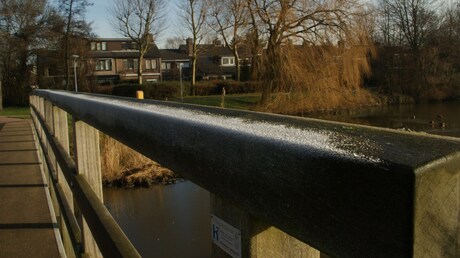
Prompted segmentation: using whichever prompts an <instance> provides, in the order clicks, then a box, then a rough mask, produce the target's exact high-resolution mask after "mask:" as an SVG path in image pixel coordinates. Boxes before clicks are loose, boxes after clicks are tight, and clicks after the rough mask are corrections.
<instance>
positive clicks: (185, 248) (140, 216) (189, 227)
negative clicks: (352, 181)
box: [104, 101, 460, 258]
mask: <svg viewBox="0 0 460 258" xmlns="http://www.w3.org/2000/svg"><path fill="white" fill-rule="evenodd" d="M320 118H322V119H328V120H335V121H341V122H348V123H357V124H364V125H371V126H380V127H386V128H395V129H401V130H406V131H408V130H411V131H418V132H426V133H430V134H438V135H444V136H453V137H460V101H459V102H448V103H435V104H418V105H403V106H390V107H381V108H373V109H367V110H360V111H354V112H352V113H350V114H347V115H343V114H342V115H340V116H337V115H331V116H324V117H320ZM104 202H105V204H106V206H107V208H108V209H109V211H110V212H111V213H112V215H113V217H114V218H115V220H117V222H118V223H119V225H120V226H121V227H122V229H123V230H124V232H125V233H126V234H127V236H128V237H129V238H130V239H131V241H132V242H133V244H134V245H135V246H136V248H137V249H138V251H139V252H140V254H141V255H142V256H143V257H165V258H166V257H200V258H205V257H211V229H210V207H209V193H208V192H207V191H206V190H204V189H202V188H200V187H198V186H196V185H194V184H193V183H191V182H188V181H185V182H180V183H177V184H174V185H167V186H163V185H159V186H154V187H152V188H149V189H146V188H141V189H104Z"/></svg>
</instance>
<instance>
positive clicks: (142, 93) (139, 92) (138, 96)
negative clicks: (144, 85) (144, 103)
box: [136, 90, 144, 99]
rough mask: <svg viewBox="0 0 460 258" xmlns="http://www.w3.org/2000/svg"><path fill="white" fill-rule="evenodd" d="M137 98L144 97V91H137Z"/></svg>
mask: <svg viewBox="0 0 460 258" xmlns="http://www.w3.org/2000/svg"><path fill="white" fill-rule="evenodd" d="M136 98H137V99H144V92H143V91H141V90H138V91H136Z"/></svg>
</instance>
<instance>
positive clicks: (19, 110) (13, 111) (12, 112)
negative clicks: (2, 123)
mask: <svg viewBox="0 0 460 258" xmlns="http://www.w3.org/2000/svg"><path fill="white" fill-rule="evenodd" d="M0 116H7V117H14V118H30V108H29V107H4V108H3V110H2V111H0Z"/></svg>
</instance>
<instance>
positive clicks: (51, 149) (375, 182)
mask: <svg viewBox="0 0 460 258" xmlns="http://www.w3.org/2000/svg"><path fill="white" fill-rule="evenodd" d="M31 105H32V110H33V111H32V113H33V114H34V115H33V117H34V121H35V125H36V127H37V131H38V135H40V138H41V139H42V140H41V142H42V145H43V148H44V150H43V151H44V152H45V153H47V154H49V155H48V156H49V158H48V160H49V163H50V164H52V165H50V167H51V168H52V169H51V174H52V175H57V179H54V178H52V179H50V180H54V181H56V182H57V186H56V188H57V191H56V192H57V193H58V194H59V193H60V192H66V191H67V190H66V189H64V187H62V188H63V189H60V188H61V182H62V181H63V180H62V179H66V180H65V181H66V182H68V185H69V186H70V187H68V188H69V189H70V190H71V192H72V194H73V199H74V200H75V202H76V204H78V209H74V210H72V204H71V203H70V201H71V200H72V198H71V199H70V200H69V199H67V203H66V201H62V200H61V201H60V206H61V207H70V208H64V212H63V213H64V214H67V213H70V214H71V216H69V217H71V218H70V219H66V220H65V221H63V223H62V224H63V225H64V224H65V225H66V227H67V230H69V231H71V232H73V234H74V236H71V237H70V238H69V241H70V240H71V241H70V242H74V243H77V245H76V246H79V245H78V244H79V243H81V246H83V247H84V249H85V252H86V251H87V250H88V246H90V244H89V243H86V244H85V240H80V242H79V238H80V234H78V232H79V231H78V230H76V231H73V230H71V229H73V228H74V227H77V226H76V224H79V220H80V219H79V217H78V216H75V218H72V217H73V216H72V214H75V213H77V214H79V213H82V214H83V218H84V220H86V222H87V224H88V226H89V229H90V230H91V232H92V233H93V236H94V238H95V241H96V243H97V245H98V246H99V249H100V250H101V252H102V254H103V255H104V256H106V255H112V254H111V253H110V254H109V253H106V252H108V251H110V250H112V249H116V250H118V251H117V253H118V254H119V255H122V256H128V254H129V255H137V253H136V252H135V250H134V248H132V245H130V244H126V243H129V241H127V240H126V238H125V237H124V235H123V234H122V233H121V230H120V229H119V227H118V226H116V223H115V222H114V221H113V219H112V218H111V217H110V214H108V212H107V210H106V209H105V208H104V207H103V205H102V201H101V200H102V194H101V192H102V191H101V184H100V177H101V176H100V165H99V163H100V160H98V159H99V154H98V153H97V151H98V136H97V132H98V131H101V132H104V133H105V134H107V135H109V136H111V137H113V138H115V139H117V140H118V141H120V142H122V143H124V144H126V145H127V146H129V147H131V148H133V149H135V150H137V151H139V152H140V153H142V154H144V155H145V156H147V157H149V158H152V159H153V160H155V161H158V162H159V163H161V164H163V165H164V166H166V167H168V168H171V169H172V170H173V171H175V172H177V173H178V174H180V175H181V176H183V177H185V178H186V179H189V180H191V181H192V182H194V183H196V184H198V185H200V186H202V187H203V188H205V189H207V190H209V191H210V192H211V194H212V198H211V201H212V208H211V209H212V211H211V212H212V216H213V218H214V217H215V218H216V219H215V220H218V222H216V223H217V224H219V223H220V222H219V221H225V223H228V224H230V225H232V226H233V227H235V228H236V229H237V230H238V232H239V234H240V236H239V237H234V238H231V236H227V237H230V238H231V240H235V239H236V240H235V241H236V242H234V243H233V244H234V246H233V247H232V246H225V244H224V245H221V244H222V243H221V242H219V239H213V240H214V243H216V245H218V246H220V247H222V246H223V249H224V250H221V249H220V248H218V247H216V246H215V245H213V248H214V249H213V255H216V256H220V255H223V254H224V253H225V252H226V253H231V255H232V256H233V257H238V256H242V257H249V256H260V257H280V256H282V257H298V256H300V254H303V255H304V256H305V255H307V253H308V255H310V256H322V255H328V256H332V257H458V254H459V253H460V251H459V250H460V247H459V246H460V237H459V231H460V230H459V229H460V224H459V223H460V222H459V221H460V204H459V201H460V199H459V196H460V179H459V175H460V173H459V172H460V152H459V151H460V141H459V140H457V139H454V138H445V137H437V136H429V135H425V134H416V133H407V132H399V131H395V130H386V129H378V128H372V127H366V126H357V125H349V124H342V123H333V122H326V121H320V120H313V119H305V118H295V117H287V116H279V115H270V114H262V113H255V112H246V111H234V110H224V109H215V108H207V107H199V106H191V105H182V104H175V103H164V102H156V101H140V100H135V99H127V98H115V97H107V96H100V95H90V94H74V93H70V92H61V91H48V90H39V91H34V92H33V93H32V95H31ZM66 113H69V114H71V115H72V118H73V119H74V120H75V122H74V123H73V125H74V135H75V137H74V138H75V144H74V146H75V156H76V157H75V163H73V161H72V160H71V159H70V157H69V156H68V138H67V139H66V138H65V137H66V136H65V135H66V132H65V131H66V129H65V130H63V131H64V132H61V130H62V129H63V128H64V127H65V128H66V125H64V124H66V123H67V119H66V118H65V114H66ZM42 121H45V122H42ZM66 141H67V142H66ZM53 155H54V156H53ZM54 159H56V160H57V163H56V162H55V161H54ZM98 162H99V163H98ZM54 164H58V165H56V166H55V165H54ZM98 166H99V168H98ZM54 167H56V169H54V171H53V168H54ZM61 180H62V181H61ZM63 185H64V183H63ZM62 195H64V196H68V195H69V194H67V193H64V194H62ZM62 195H60V197H59V198H57V199H58V200H60V199H63V198H62ZM63 217H65V216H63ZM213 223H214V222H213ZM225 225H227V224H225ZM80 228H83V230H81V231H83V234H82V235H85V234H84V232H85V229H86V227H80ZM214 229H216V228H213V230H214ZM86 230H87V229H86ZM216 230H218V229H216ZM216 232H217V231H216ZM216 232H214V231H213V234H214V233H216ZM228 232H234V231H232V230H230V231H227V233H228ZM224 233H225V232H224ZM216 234H217V233H216ZM71 235H72V234H71ZM113 238H115V239H113ZM107 239H109V240H107ZM301 242H303V243H305V244H301ZM120 243H123V245H122V246H118V247H117V248H114V245H115V246H117V245H120ZM227 244H228V243H227ZM307 244H308V245H309V246H308V245H307ZM73 246H75V245H73ZM310 246H311V247H310ZM312 247H313V248H312ZM125 251H126V253H124V252H125ZM232 252H233V253H232ZM310 256H308V257H310Z"/></svg>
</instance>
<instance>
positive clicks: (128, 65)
mask: <svg viewBox="0 0 460 258" xmlns="http://www.w3.org/2000/svg"><path fill="white" fill-rule="evenodd" d="M138 67H139V62H138V60H137V59H133V58H131V59H123V68H124V69H125V70H137V68H138Z"/></svg>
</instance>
